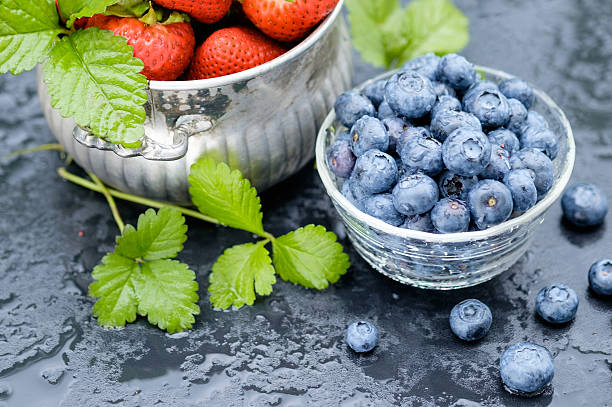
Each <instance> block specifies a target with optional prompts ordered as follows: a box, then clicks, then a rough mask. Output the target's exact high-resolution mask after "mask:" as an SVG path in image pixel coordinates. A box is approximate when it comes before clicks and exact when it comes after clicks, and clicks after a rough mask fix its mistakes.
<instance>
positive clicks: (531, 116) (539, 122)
mask: <svg viewBox="0 0 612 407" xmlns="http://www.w3.org/2000/svg"><path fill="white" fill-rule="evenodd" d="M529 128H535V129H548V128H549V126H548V121H546V119H545V118H544V116H542V115H541V114H540V113H538V112H536V111H535V110H530V111H528V112H527V120H525V122H524V123H523V127H521V132H520V134H522V133H524V132H525V131H527V130H528V129H529Z"/></svg>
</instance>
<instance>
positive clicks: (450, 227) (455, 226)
mask: <svg viewBox="0 0 612 407" xmlns="http://www.w3.org/2000/svg"><path fill="white" fill-rule="evenodd" d="M431 222H432V223H433V225H434V227H435V228H436V230H437V231H438V232H440V233H459V232H467V230H468V228H469V227H470V210H469V209H468V208H467V206H466V205H465V204H464V203H463V201H460V200H458V199H454V198H442V199H440V200H439V201H438V203H436V205H435V206H434V207H433V209H432V210H431Z"/></svg>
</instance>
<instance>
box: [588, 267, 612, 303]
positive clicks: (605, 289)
mask: <svg viewBox="0 0 612 407" xmlns="http://www.w3.org/2000/svg"><path fill="white" fill-rule="evenodd" d="M589 286H590V287H591V290H593V292H594V293H595V294H599V295H612V260H610V259H601V260H599V261H597V262H595V263H593V265H592V266H591V268H590V269H589Z"/></svg>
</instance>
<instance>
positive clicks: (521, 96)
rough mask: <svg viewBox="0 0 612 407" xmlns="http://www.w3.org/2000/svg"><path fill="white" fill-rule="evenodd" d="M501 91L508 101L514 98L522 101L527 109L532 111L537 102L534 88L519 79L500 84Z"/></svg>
mask: <svg viewBox="0 0 612 407" xmlns="http://www.w3.org/2000/svg"><path fill="white" fill-rule="evenodd" d="M499 90H500V91H501V92H502V93H503V94H504V96H506V97H507V98H508V99H510V98H513V99H517V100H518V101H520V102H521V103H522V104H523V106H525V108H526V109H530V108H531V106H532V105H533V102H534V100H535V96H534V94H533V88H532V87H531V86H529V85H528V84H527V82H525V81H523V80H521V79H518V78H511V79H506V80H504V81H502V82H500V84H499Z"/></svg>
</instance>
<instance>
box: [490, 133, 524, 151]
mask: <svg viewBox="0 0 612 407" xmlns="http://www.w3.org/2000/svg"><path fill="white" fill-rule="evenodd" d="M488 137H489V142H490V143H491V145H492V146H499V147H501V148H503V149H504V150H506V151H507V152H508V153H510V155H512V154H514V153H516V152H517V151H519V150H520V148H521V145H520V143H519V139H518V137H516V134H514V133H513V132H511V131H510V130H507V129H497V130H493V131H492V132H490V133H489V135H488Z"/></svg>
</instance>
